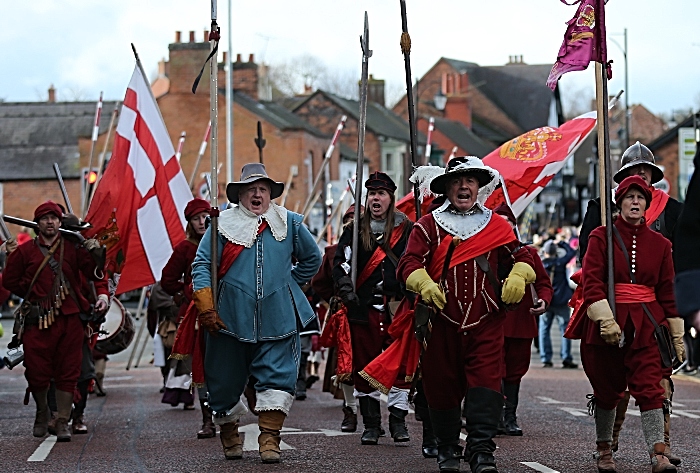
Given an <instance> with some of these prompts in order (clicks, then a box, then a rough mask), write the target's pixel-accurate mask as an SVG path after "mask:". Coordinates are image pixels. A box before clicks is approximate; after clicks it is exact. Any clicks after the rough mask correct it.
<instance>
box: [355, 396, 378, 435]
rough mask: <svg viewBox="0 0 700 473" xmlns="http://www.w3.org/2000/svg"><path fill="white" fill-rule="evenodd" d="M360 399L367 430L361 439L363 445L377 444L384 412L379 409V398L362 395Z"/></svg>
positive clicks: (363, 420)
mask: <svg viewBox="0 0 700 473" xmlns="http://www.w3.org/2000/svg"><path fill="white" fill-rule="evenodd" d="M359 401H360V413H361V414H362V423H363V424H364V425H365V430H364V431H363V432H362V438H361V439H360V441H361V442H362V445H377V443H379V429H380V427H381V423H382V413H381V411H380V410H379V400H377V399H374V398H372V397H369V396H362V397H360V398H359Z"/></svg>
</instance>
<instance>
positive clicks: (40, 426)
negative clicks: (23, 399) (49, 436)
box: [32, 388, 51, 437]
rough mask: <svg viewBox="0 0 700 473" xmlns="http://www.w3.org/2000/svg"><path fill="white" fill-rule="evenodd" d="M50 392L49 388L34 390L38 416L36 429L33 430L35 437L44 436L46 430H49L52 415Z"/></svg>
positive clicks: (33, 395)
mask: <svg viewBox="0 0 700 473" xmlns="http://www.w3.org/2000/svg"><path fill="white" fill-rule="evenodd" d="M48 394H49V388H46V389H44V390H43V391H36V392H32V397H33V398H34V402H36V417H35V418H34V429H33V432H32V435H34V437H43V436H44V435H46V432H48V428H49V418H50V416H51V411H49V401H48V398H47V395H48Z"/></svg>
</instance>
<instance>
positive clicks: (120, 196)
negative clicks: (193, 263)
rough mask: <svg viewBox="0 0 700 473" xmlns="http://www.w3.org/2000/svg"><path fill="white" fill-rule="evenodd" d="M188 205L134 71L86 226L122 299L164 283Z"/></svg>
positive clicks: (160, 125) (164, 135)
mask: <svg viewBox="0 0 700 473" xmlns="http://www.w3.org/2000/svg"><path fill="white" fill-rule="evenodd" d="M191 199H192V193H191V192H190V188H189V185H188V184H187V179H186V178H185V175H184V174H183V172H182V169H181V168H180V164H179V163H178V160H177V159H176V157H175V149H174V148H173V145H172V142H171V141H170V136H169V135H168V131H167V129H166V128H165V123H164V122H163V118H162V117H161V115H160V111H159V110H158V104H157V103H156V101H155V99H154V97H153V94H152V93H151V90H150V86H149V84H148V81H147V80H146V78H145V77H144V75H143V73H142V72H141V69H140V68H139V67H138V64H137V65H136V67H135V68H134V73H133V74H132V76H131V81H130V82H129V86H128V88H127V89H126V97H125V98H124V103H123V105H122V109H121V114H120V117H119V124H118V125H117V131H116V134H115V137H114V148H113V150H112V158H111V159H110V161H109V165H108V166H107V169H106V170H105V173H104V175H103V176H102V179H101V180H100V182H99V183H98V185H97V188H96V189H95V195H94V197H93V199H92V202H91V203H90V207H89V209H88V213H87V215H86V218H85V219H86V220H87V221H88V222H90V223H91V224H92V226H93V228H91V229H89V230H87V231H86V232H85V237H86V238H96V239H97V240H98V241H99V242H100V244H102V245H103V246H105V247H106V248H107V263H106V265H105V266H106V267H105V270H106V272H107V274H108V275H109V276H110V277H112V278H113V279H114V280H115V282H117V287H116V292H117V294H122V293H125V292H128V291H132V290H134V289H140V288H142V287H144V286H147V285H149V284H153V283H155V282H156V281H158V280H159V279H160V277H161V272H162V270H163V267H164V266H165V264H166V263H167V262H168V259H169V258H170V255H171V254H172V252H173V248H174V247H175V245H177V244H178V243H180V242H181V241H182V240H183V239H184V238H185V226H186V221H185V217H184V215H183V211H184V209H185V206H186V205H187V202H189V201H190V200H191Z"/></svg>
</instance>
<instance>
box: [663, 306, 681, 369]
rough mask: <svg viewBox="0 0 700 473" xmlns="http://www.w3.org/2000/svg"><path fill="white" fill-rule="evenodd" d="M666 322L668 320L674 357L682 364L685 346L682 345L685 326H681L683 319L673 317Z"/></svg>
mask: <svg viewBox="0 0 700 473" xmlns="http://www.w3.org/2000/svg"><path fill="white" fill-rule="evenodd" d="M666 320H668V328H669V331H670V332H671V339H672V340H673V348H675V349H676V356H677V357H678V361H680V362H681V363H683V362H684V361H685V345H684V344H683V334H684V333H685V325H684V324H683V319H682V318H680V317H673V318H668V319H666Z"/></svg>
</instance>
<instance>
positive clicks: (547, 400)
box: [537, 396, 576, 404]
mask: <svg viewBox="0 0 700 473" xmlns="http://www.w3.org/2000/svg"><path fill="white" fill-rule="evenodd" d="M537 399H539V400H541V401H542V404H576V402H575V401H566V402H564V401H557V400H556V399H552V398H551V397H545V396H537Z"/></svg>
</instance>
